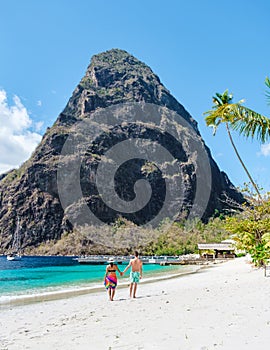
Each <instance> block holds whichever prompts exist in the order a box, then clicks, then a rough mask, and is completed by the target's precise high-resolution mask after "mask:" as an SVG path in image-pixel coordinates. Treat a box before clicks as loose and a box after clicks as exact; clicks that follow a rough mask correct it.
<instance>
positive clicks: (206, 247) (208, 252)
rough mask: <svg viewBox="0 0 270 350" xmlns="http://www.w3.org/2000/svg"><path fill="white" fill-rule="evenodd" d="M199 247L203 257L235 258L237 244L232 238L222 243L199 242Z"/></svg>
mask: <svg viewBox="0 0 270 350" xmlns="http://www.w3.org/2000/svg"><path fill="white" fill-rule="evenodd" d="M198 249H199V253H200V256H201V257H203V258H213V259H218V258H235V246H234V244H233V243H232V241H231V240H228V241H222V242H221V243H199V244H198Z"/></svg>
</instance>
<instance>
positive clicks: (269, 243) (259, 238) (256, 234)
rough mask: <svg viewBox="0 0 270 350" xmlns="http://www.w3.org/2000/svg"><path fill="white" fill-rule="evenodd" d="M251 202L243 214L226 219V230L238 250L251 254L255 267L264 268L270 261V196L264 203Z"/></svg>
mask: <svg viewBox="0 0 270 350" xmlns="http://www.w3.org/2000/svg"><path fill="white" fill-rule="evenodd" d="M249 202H250V203H249V205H246V206H245V208H244V210H243V211H242V212H241V213H238V214H237V215H234V216H231V217H229V216H228V217H227V218H226V220H225V229H226V230H227V231H228V232H230V233H231V234H233V238H234V240H235V242H236V248H237V249H239V250H244V251H245V252H246V253H249V254H250V255H251V258H252V262H253V263H254V265H255V266H263V265H265V264H266V263H267V262H268V260H269V259H270V196H269V194H268V195H267V197H266V198H264V200H263V201H262V202H261V201H258V200H257V199H256V198H254V197H253V199H252V197H249Z"/></svg>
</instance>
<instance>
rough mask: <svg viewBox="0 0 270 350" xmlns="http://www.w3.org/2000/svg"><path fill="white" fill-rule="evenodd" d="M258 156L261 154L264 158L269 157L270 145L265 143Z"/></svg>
mask: <svg viewBox="0 0 270 350" xmlns="http://www.w3.org/2000/svg"><path fill="white" fill-rule="evenodd" d="M260 154H262V155H263V156H265V157H268V156H270V143H267V144H265V145H261V151H260Z"/></svg>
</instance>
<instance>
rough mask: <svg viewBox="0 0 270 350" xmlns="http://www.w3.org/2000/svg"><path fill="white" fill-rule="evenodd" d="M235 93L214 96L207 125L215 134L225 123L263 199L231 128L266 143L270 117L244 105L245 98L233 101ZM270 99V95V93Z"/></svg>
mask: <svg viewBox="0 0 270 350" xmlns="http://www.w3.org/2000/svg"><path fill="white" fill-rule="evenodd" d="M265 83H266V85H267V84H269V85H267V86H269V87H270V80H269V79H268V80H266V82H265ZM232 99H233V95H232V94H229V92H228V90H226V91H225V92H224V93H223V94H219V93H217V94H216V96H215V97H213V102H214V106H213V107H212V110H211V111H207V112H205V113H204V114H205V115H206V117H205V121H206V125H207V126H211V127H213V128H214V135H215V133H216V131H217V128H218V126H219V125H220V124H221V123H225V126H226V130H227V133H228V135H229V139H230V141H231V144H232V146H233V149H234V151H235V153H236V155H237V157H238V159H239V161H240V163H241V165H242V167H243V168H244V170H245V172H246V173H247V176H248V178H249V180H250V182H251V184H252V185H253V187H254V189H255V191H256V193H257V195H258V198H259V200H260V201H262V197H261V194H260V192H259V189H258V186H257V185H256V183H255V182H254V180H253V178H252V177H251V175H250V173H249V171H248V169H247V167H246V166H245V164H244V162H243V160H242V158H241V157H240V154H239V152H238V150H237V148H236V146H235V143H234V141H233V138H232V134H231V129H232V130H236V131H238V132H239V134H241V135H244V136H245V137H247V138H248V137H251V138H254V137H255V136H256V138H257V139H258V140H259V141H260V142H262V143H264V142H266V141H267V139H268V138H269V137H270V119H268V118H267V117H264V116H262V115H261V114H259V113H256V112H254V111H253V110H251V109H249V108H247V107H244V106H243V105H242V103H243V102H244V100H241V101H239V102H238V103H232ZM269 99H270V95H269Z"/></svg>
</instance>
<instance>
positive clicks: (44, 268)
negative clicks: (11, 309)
mask: <svg viewBox="0 0 270 350" xmlns="http://www.w3.org/2000/svg"><path fill="white" fill-rule="evenodd" d="M125 266H126V265H124V264H123V265H119V269H120V270H121V271H122V270H124V268H125ZM105 269H106V265H80V264H79V263H78V262H77V261H76V260H75V259H74V258H72V257H58V256H50V257H48V256H44V257H41V256H24V257H22V259H21V260H19V261H8V260H7V259H6V257H5V256H0V305H1V304H5V303H7V302H9V303H10V302H12V301H16V300H19V299H27V298H29V297H32V298H33V297H35V298H38V297H41V296H43V297H44V296H45V295H53V294H55V295H56V294H57V293H67V292H70V293H72V292H78V291H83V290H87V291H90V290H91V289H96V288H103V279H104V274H105ZM189 272H193V271H192V268H191V267H187V266H160V265H144V266H143V280H147V279H156V278H164V277H168V276H171V275H173V274H182V273H189ZM118 276H119V275H118ZM128 276H129V271H128V272H127V273H126V274H125V276H124V277H120V276H119V278H118V283H119V285H120V284H121V283H122V284H123V283H127V281H128Z"/></svg>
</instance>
